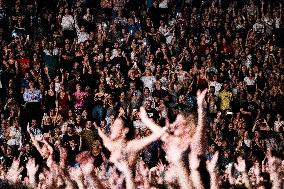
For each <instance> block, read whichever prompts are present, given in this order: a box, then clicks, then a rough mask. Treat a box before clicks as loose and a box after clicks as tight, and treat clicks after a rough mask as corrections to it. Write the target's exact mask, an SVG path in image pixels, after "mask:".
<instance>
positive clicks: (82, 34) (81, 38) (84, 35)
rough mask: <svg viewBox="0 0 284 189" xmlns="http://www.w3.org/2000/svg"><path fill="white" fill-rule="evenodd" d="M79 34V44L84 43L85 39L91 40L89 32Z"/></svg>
mask: <svg viewBox="0 0 284 189" xmlns="http://www.w3.org/2000/svg"><path fill="white" fill-rule="evenodd" d="M77 36H78V41H77V44H79V43H84V42H85V41H87V40H89V34H88V33H87V32H78V33H77Z"/></svg>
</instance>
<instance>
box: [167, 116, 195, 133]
mask: <svg viewBox="0 0 284 189" xmlns="http://www.w3.org/2000/svg"><path fill="white" fill-rule="evenodd" d="M190 119H193V116H192V117H191V118H190ZM171 128H172V129H173V132H174V135H175V136H182V135H185V134H188V133H189V132H190V130H191V124H188V122H187V120H186V119H185V117H184V116H183V115H181V114H178V115H177V118H176V120H175V121H174V122H173V123H172V125H171Z"/></svg>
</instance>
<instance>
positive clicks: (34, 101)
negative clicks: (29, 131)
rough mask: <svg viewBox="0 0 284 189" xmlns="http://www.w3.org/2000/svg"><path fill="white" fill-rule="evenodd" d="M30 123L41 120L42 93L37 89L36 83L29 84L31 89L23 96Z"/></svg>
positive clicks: (26, 90)
mask: <svg viewBox="0 0 284 189" xmlns="http://www.w3.org/2000/svg"><path fill="white" fill-rule="evenodd" d="M23 98H24V101H25V108H26V113H27V119H28V121H31V120H32V119H33V118H34V119H38V120H39V119H40V118H41V100H42V94H41V91H40V90H39V89H37V88H35V83H34V81H30V82H29V88H28V89H27V88H26V89H25V92H24V94H23Z"/></svg>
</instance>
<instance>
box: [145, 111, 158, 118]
mask: <svg viewBox="0 0 284 189" xmlns="http://www.w3.org/2000/svg"><path fill="white" fill-rule="evenodd" d="M146 112H147V114H148V117H149V118H152V119H154V120H158V119H159V114H158V112H157V110H155V109H154V108H150V109H148V110H146Z"/></svg>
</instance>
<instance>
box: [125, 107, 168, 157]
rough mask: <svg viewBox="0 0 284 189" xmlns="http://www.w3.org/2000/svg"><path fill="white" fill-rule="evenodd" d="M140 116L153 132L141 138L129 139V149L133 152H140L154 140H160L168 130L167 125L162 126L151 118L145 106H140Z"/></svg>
mask: <svg viewBox="0 0 284 189" xmlns="http://www.w3.org/2000/svg"><path fill="white" fill-rule="evenodd" d="M140 117H141V121H142V122H143V123H144V124H145V125H146V126H147V127H148V128H149V129H150V130H151V131H152V134H151V135H149V136H147V137H144V138H142V139H139V140H136V139H134V140H132V141H129V142H128V144H127V149H128V150H129V151H131V152H139V151H140V150H142V149H143V148H145V147H146V146H148V145H149V144H151V143H152V142H154V141H156V140H158V139H159V138H160V137H161V136H162V135H163V134H165V131H166V127H164V128H161V127H159V126H158V125H157V124H155V123H154V122H153V121H152V120H151V119H149V117H148V116H147V113H146V111H145V109H144V108H140Z"/></svg>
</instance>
